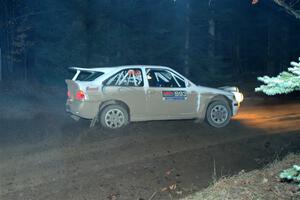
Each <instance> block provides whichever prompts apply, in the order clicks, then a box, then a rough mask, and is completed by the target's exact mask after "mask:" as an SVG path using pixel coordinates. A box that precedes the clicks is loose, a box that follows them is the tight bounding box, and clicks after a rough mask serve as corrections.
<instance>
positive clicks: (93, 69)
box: [70, 65, 169, 73]
mask: <svg viewBox="0 0 300 200" xmlns="http://www.w3.org/2000/svg"><path fill="white" fill-rule="evenodd" d="M127 68H165V69H169V67H166V66H157V65H122V66H115V67H96V68H83V67H70V69H73V70H79V71H91V72H103V73H109V72H112V71H116V70H119V69H127Z"/></svg>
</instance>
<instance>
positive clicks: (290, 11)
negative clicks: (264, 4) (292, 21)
mask: <svg viewBox="0 0 300 200" xmlns="http://www.w3.org/2000/svg"><path fill="white" fill-rule="evenodd" d="M273 1H274V2H275V3H276V4H277V5H279V6H280V7H282V8H284V10H285V11H286V12H287V13H288V14H290V15H293V16H294V17H296V18H297V19H300V10H297V9H294V8H293V7H294V6H295V4H297V3H298V2H299V1H295V2H294V3H293V4H292V5H290V4H288V3H287V2H286V1H285V0H273Z"/></svg>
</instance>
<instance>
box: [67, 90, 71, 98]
mask: <svg viewBox="0 0 300 200" xmlns="http://www.w3.org/2000/svg"><path fill="white" fill-rule="evenodd" d="M67 95H68V98H71V93H70V91H69V90H68V92H67Z"/></svg>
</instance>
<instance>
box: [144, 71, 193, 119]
mask: <svg viewBox="0 0 300 200" xmlns="http://www.w3.org/2000/svg"><path fill="white" fill-rule="evenodd" d="M146 77H147V82H148V87H147V89H146V91H147V92H146V93H147V114H148V115H149V116H150V117H151V118H152V119H185V118H187V119H188V118H193V117H194V116H195V112H196V107H197V105H196V104H197V103H196V102H197V93H196V92H195V91H192V90H191V88H189V87H187V86H186V82H185V79H184V78H182V77H181V76H179V75H178V74H175V73H173V72H171V71H170V70H167V69H160V68H147V69H146Z"/></svg>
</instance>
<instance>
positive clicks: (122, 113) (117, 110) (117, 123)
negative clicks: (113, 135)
mask: <svg viewBox="0 0 300 200" xmlns="http://www.w3.org/2000/svg"><path fill="white" fill-rule="evenodd" d="M128 118H129V117H128V112H127V110H126V109H125V108H123V107H122V106H120V105H109V106H106V107H105V108H104V109H103V110H102V111H101V114H100V122H101V125H102V126H103V127H105V128H108V129H119V128H121V127H124V126H126V125H127V124H128Z"/></svg>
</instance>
